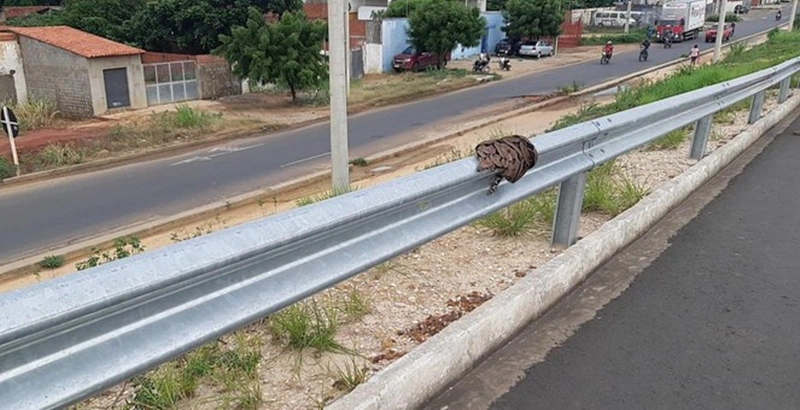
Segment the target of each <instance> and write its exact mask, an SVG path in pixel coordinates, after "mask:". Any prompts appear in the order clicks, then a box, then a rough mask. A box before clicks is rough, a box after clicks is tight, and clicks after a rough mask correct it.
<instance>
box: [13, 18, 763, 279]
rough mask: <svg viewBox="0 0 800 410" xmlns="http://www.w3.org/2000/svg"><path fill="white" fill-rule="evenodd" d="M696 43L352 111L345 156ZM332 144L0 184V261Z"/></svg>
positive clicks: (312, 130) (181, 204)
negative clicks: (3, 186) (17, 184)
mask: <svg viewBox="0 0 800 410" xmlns="http://www.w3.org/2000/svg"><path fill="white" fill-rule="evenodd" d="M754 13H755V11H754ZM775 25H776V22H775V20H774V19H773V18H772V15H771V14H766V15H765V16H764V17H763V18H761V17H758V18H755V19H754V20H750V21H744V22H741V23H740V24H737V27H736V35H735V37H734V39H735V38H737V37H744V36H747V35H749V34H753V33H756V32H759V31H763V30H765V29H767V28H769V27H771V26H775ZM694 43H695V41H693V40H690V41H687V42H684V43H682V44H680V43H676V44H675V45H673V47H672V48H671V49H664V48H661V47H659V45H658V44H654V45H653V47H652V48H651V55H650V58H649V59H648V61H646V62H639V61H637V55H638V52H631V53H620V54H618V55H616V56H614V58H613V60H612V62H611V64H609V65H606V66H602V67H600V65H599V62H597V61H592V62H587V63H584V64H578V65H573V66H569V67H564V68H559V69H556V70H550V71H546V72H542V73H536V74H531V75H528V76H524V77H517V78H513V79H508V80H503V81H499V82H497V83H493V84H487V85H486V86H480V87H475V88H471V89H467V90H464V91H461V92H457V93H454V94H447V95H442V96H438V97H435V98H431V99H427V100H423V101H419V102H416V103H413V104H406V105H401V106H396V107H391V108H387V109H381V110H377V111H373V112H368V113H363V114H359V115H354V116H351V117H350V119H349V138H350V149H351V154H353V153H354V154H356V155H351V157H353V158H355V157H358V156H360V157H365V156H368V155H370V154H374V153H377V152H381V151H383V150H386V149H389V148H392V147H395V146H400V145H402V144H404V143H407V142H410V141H411V140H413V132H412V133H409V131H413V130H414V129H419V128H421V127H426V126H431V125H434V124H436V123H440V122H442V120H443V119H444V120H447V119H450V120H452V119H453V117H457V116H459V115H464V114H468V113H469V112H470V111H473V110H476V109H479V108H481V107H484V108H485V107H489V106H492V105H495V104H498V103H501V102H504V101H507V100H508V99H512V98H514V97H518V96H520V95H537V94H547V93H550V92H553V91H555V90H556V89H557V88H558V87H559V86H563V85H565V84H571V83H572V82H573V81H575V80H579V81H581V82H583V83H584V84H586V85H587V86H591V85H595V84H600V83H602V82H605V81H608V80H611V79H614V78H618V77H621V76H624V75H627V74H631V73H634V72H636V71H639V70H642V69H644V68H646V67H649V66H654V65H658V64H661V63H664V62H666V61H669V60H673V59H675V58H678V57H680V56H681V54H687V53H688V51H689V49H690V48H691V47H692V45H693V44H694ZM697 44H699V45H700V47H701V48H703V49H706V48H709V47H712V46H713V44H706V43H704V42H703V41H702V40H699V41H697ZM599 49H600V47H598V50H599ZM598 53H599V51H598ZM401 136H402V137H401ZM409 138H410V140H409ZM329 151H330V134H329V125H328V123H324V124H320V125H317V126H312V127H308V128H305V129H301V130H295V131H291V132H286V133H281V134H275V135H270V136H265V137H259V138H255V139H250V140H247V141H242V142H238V143H235V144H232V145H228V146H227V147H221V148H220V147H218V148H215V149H210V150H209V149H203V150H199V151H196V152H193V153H190V154H184V155H179V156H176V157H172V158H166V159H158V160H153V161H149V162H145V163H138V164H133V165H128V166H123V167H119V168H115V169H112V170H106V171H98V172H95V173H89V174H84V175H77V176H73V177H64V178H59V179H57V180H53V181H48V182H45V183H40V184H34V185H30V186H23V187H19V188H10V189H2V190H0V215H2V216H0V232H1V233H2V234H0V264H3V263H8V262H11V261H13V260H18V259H22V258H24V257H27V256H31V255H33V254H36V253H39V252H43V251H45V250H47V249H51V248H54V247H59V246H64V245H67V244H69V243H73V242H78V241H80V240H83V239H86V238H88V237H90V236H93V235H97V234H99V233H108V232H112V231H114V230H118V229H122V228H124V227H126V226H129V225H132V224H134V223H140V222H145V221H147V220H151V219H156V218H160V217H164V216H168V215H173V214H175V213H179V212H182V211H187V210H190V209H193V208H196V207H198V206H201V205H204V204H208V203H210V202H214V201H217V200H223V199H225V198H229V197H232V196H235V195H239V194H243V193H246V192H250V191H253V190H256V189H266V188H268V187H269V186H270V185H273V184H276V183H279V182H284V181H287V180H290V179H292V178H296V177H299V176H302V175H305V174H308V173H309V172H310V171H311V170H313V169H315V168H316V169H319V168H323V169H324V168H326V167H328V166H329V161H330V158H329V155H328V154H329Z"/></svg>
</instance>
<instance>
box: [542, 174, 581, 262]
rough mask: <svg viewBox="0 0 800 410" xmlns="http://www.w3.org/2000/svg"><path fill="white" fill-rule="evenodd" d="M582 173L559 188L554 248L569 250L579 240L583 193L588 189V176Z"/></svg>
mask: <svg viewBox="0 0 800 410" xmlns="http://www.w3.org/2000/svg"><path fill="white" fill-rule="evenodd" d="M587 175H588V173H586V172H582V173H580V174H578V175H575V176H573V177H571V178H569V179H567V180H566V181H564V182H562V183H561V184H560V185H559V186H558V199H557V203H556V215H555V218H554V219H553V240H552V242H551V244H552V246H553V248H559V249H565V248H569V247H570V246H572V245H573V244H575V242H577V240H578V227H579V226H580V219H581V208H582V207H583V192H584V189H585V188H586V176H587Z"/></svg>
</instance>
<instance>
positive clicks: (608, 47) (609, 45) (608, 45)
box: [603, 40, 614, 60]
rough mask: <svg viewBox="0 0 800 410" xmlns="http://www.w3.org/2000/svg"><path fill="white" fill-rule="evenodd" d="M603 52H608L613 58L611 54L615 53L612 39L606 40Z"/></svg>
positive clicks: (607, 54) (609, 57) (608, 55)
mask: <svg viewBox="0 0 800 410" xmlns="http://www.w3.org/2000/svg"><path fill="white" fill-rule="evenodd" d="M603 52H604V53H606V56H607V57H608V59H609V60H611V55H612V54H613V53H614V44H612V43H611V40H609V41H608V42H606V45H605V47H603Z"/></svg>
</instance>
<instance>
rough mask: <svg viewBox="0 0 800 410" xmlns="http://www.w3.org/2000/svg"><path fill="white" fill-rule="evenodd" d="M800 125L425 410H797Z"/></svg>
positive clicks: (794, 122) (741, 162)
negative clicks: (799, 158) (799, 161)
mask: <svg viewBox="0 0 800 410" xmlns="http://www.w3.org/2000/svg"><path fill="white" fill-rule="evenodd" d="M798 116H800V110H797V111H796V112H795V113H794V119H790V118H787V120H785V121H784V124H779V125H778V126H776V129H774V130H773V132H774V134H779V135H778V136H777V137H774V140H772V141H771V142H770V140H771V138H772V137H773V136H774V135H767V136H765V138H763V139H762V140H760V141H758V142H757V143H756V144H755V145H754V147H753V148H752V149H750V150H748V152H746V153H745V154H744V155H742V157H741V158H740V159H738V160H737V161H736V162H738V164H737V163H736V162H735V163H734V164H732V165H731V166H729V167H727V168H726V169H725V170H723V171H722V172H721V173H720V175H718V176H717V177H715V178H714V180H712V181H710V182H709V183H708V184H706V185H705V186H704V187H703V188H702V189H700V190H699V191H697V192H696V193H695V194H693V195H692V197H690V198H689V199H688V200H687V201H686V202H685V203H684V204H682V205H681V206H680V207H679V208H678V209H676V210H675V211H674V212H672V213H671V214H670V215H669V216H667V217H666V218H665V219H664V220H662V221H661V222H660V223H659V225H658V226H656V227H654V229H652V230H651V231H650V232H648V233H647V234H645V235H644V236H643V237H642V239H640V240H639V241H637V242H636V243H635V244H634V245H632V246H631V247H629V248H628V249H626V250H624V251H623V252H622V253H621V254H619V255H618V256H616V257H615V258H614V259H612V261H610V262H609V263H608V264H607V265H606V266H604V267H602V268H601V269H599V270H598V271H597V272H596V273H595V274H594V275H593V276H592V277H590V278H589V279H588V280H587V282H586V283H584V284H583V285H581V286H580V287H579V288H578V289H577V290H576V291H574V292H572V293H571V294H570V295H568V296H567V297H566V298H565V299H564V300H563V301H561V302H559V303H558V304H557V306H555V307H554V308H553V309H552V310H550V311H549V312H548V313H546V314H545V315H544V316H543V317H542V318H541V319H540V320H537V321H535V322H533V323H531V324H530V325H529V326H527V327H526V329H524V330H523V331H522V332H521V333H520V334H519V335H518V336H516V337H515V338H514V340H512V341H511V342H510V343H509V344H507V345H506V346H504V347H503V348H501V349H500V350H498V351H497V352H496V353H494V354H492V355H491V356H490V357H489V358H488V360H486V361H484V362H483V363H481V364H480V365H479V366H478V367H476V368H475V369H474V370H473V371H472V372H470V373H469V374H468V375H467V376H466V377H465V378H464V379H462V380H461V381H460V382H459V383H457V384H456V385H454V386H453V387H452V388H451V389H449V390H447V391H446V392H445V393H444V394H442V395H441V396H440V397H438V398H436V399H435V400H433V401H432V402H430V403H428V405H427V406H426V407H425V409H427V410H441V409H444V408H447V409H453V410H455V409H459V410H477V409H487V408H488V409H492V410H505V409H514V410H517V409H519V410H523V409H524V410H536V409H620V410H624V409H798V408H800V258H798V257H797V253H798V249H800V214H799V213H798V209H800V195H798V194H797V193H798V192H800V163H798V161H797V158H798V156H800V117H798ZM788 123H791V125H789V128H788V130H787V131H784V132H778V130H777V129H779V128H780V127H781V126H782V125H783V126H785V125H787V124H788ZM764 146H766V148H765V149H764V150H763V151H761V153H760V154H759V153H758V152H759V150H760V149H761V148H762V147H764ZM756 155H757V156H756ZM753 157H755V159H753V160H752V162H750V163H749V164H748V163H747V161H750V159H752V158H753ZM742 169H743V170H742ZM740 172H741V173H740ZM726 185H727V187H726ZM717 195H718V196H717ZM626 288H627V289H626ZM548 351H549V352H548Z"/></svg>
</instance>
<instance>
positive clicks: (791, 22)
mask: <svg viewBox="0 0 800 410" xmlns="http://www.w3.org/2000/svg"><path fill="white" fill-rule="evenodd" d="M796 14H797V0H794V1H793V2H792V12H791V13H789V31H792V30H794V16H795V15H796Z"/></svg>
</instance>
